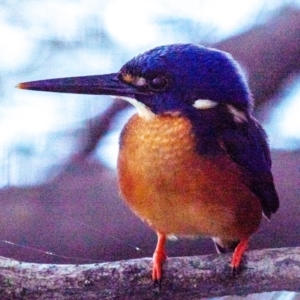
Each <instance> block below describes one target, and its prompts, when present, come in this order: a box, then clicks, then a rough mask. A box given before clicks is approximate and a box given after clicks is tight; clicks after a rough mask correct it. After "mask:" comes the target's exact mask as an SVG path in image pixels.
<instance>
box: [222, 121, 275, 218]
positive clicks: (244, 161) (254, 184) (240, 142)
mask: <svg viewBox="0 0 300 300" xmlns="http://www.w3.org/2000/svg"><path fill="white" fill-rule="evenodd" d="M219 142H220V144H221V146H222V148H223V149H225V151H226V152H227V153H228V154H229V156H230V157H231V159H232V160H233V161H234V162H235V163H237V164H238V165H239V166H241V167H242V168H243V169H245V170H247V173H248V174H249V180H247V181H246V184H247V185H248V187H249V189H250V190H251V191H252V192H253V193H254V194H256V195H257V196H258V198H259V199H260V202H261V205H262V209H263V213H264V215H265V216H266V217H267V218H268V219H269V218H270V217H271V214H272V213H275V212H276V211H277V209H278V207H279V198H278V195H277V192H276V189H275V185H274V180H273V175H272V173H271V164H272V162H271V156H270V149H269V145H268V143H267V136H266V133H265V131H264V130H263V128H262V127H261V125H260V124H259V123H258V121H256V120H255V119H254V118H252V117H250V118H249V119H248V122H244V123H240V124H235V126H234V128H227V129H226V130H224V131H222V133H221V135H220V136H219Z"/></svg>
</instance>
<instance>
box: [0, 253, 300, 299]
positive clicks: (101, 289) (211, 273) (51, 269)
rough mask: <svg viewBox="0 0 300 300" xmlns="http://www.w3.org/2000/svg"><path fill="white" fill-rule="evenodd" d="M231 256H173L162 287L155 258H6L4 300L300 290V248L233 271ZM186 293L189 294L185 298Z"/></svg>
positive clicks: (0, 269)
mask: <svg viewBox="0 0 300 300" xmlns="http://www.w3.org/2000/svg"><path fill="white" fill-rule="evenodd" d="M230 257H231V254H226V255H207V256H193V257H174V258H168V260H167V262H166V263H165V265H164V278H163V282H162V286H161V290H160V291H159V289H158V287H157V286H154V285H153V283H152V281H151V278H150V268H151V264H152V263H151V259H150V258H143V259H135V260H128V261H117V262H107V263H99V264H89V265H49V264H33V263H24V262H19V261H16V260H12V259H8V258H3V257H0V296H1V299H31V300H32V299H57V300H59V299H72V300H76V299H86V300H88V299H139V300H140V299H153V298H155V299H174V300H176V299H192V300H193V299H201V298H203V297H218V296H219V297H220V296H225V295H247V294H250V293H259V292H268V291H282V290H285V291H300V285H299V282H300V247H297V248H279V249H265V250H255V251H249V252H247V254H246V255H245V258H244V263H243V267H242V269H241V271H240V273H239V274H238V275H237V276H236V277H235V278H233V277H232V276H231V275H230V268H229V262H230ZM183 297H184V298H183Z"/></svg>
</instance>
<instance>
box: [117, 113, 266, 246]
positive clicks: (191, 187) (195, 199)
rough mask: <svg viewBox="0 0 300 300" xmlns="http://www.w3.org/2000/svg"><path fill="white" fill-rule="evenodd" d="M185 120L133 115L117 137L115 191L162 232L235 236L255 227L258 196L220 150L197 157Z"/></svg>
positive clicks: (242, 234) (240, 235)
mask: <svg viewBox="0 0 300 300" xmlns="http://www.w3.org/2000/svg"><path fill="white" fill-rule="evenodd" d="M191 129H192V126H191V123H190V121H189V120H188V119H187V118H185V117H183V116H182V117H179V116H172V115H163V116H157V117H155V118H154V119H152V120H148V121H147V120H144V119H142V118H140V117H139V116H138V115H134V116H133V117H132V118H131V119H130V120H129V122H128V123H127V124H126V126H125V128H124V129H123V132H122V137H121V141H120V145H121V146H120V153H119V159H118V176H119V185H120V190H121V195H122V197H123V199H124V200H125V201H126V202H127V204H128V205H129V206H130V208H131V209H132V210H133V211H134V212H135V213H136V214H137V215H138V216H139V217H140V218H141V219H142V220H144V221H146V222H147V223H148V224H149V225H150V226H151V227H153V228H154V229H155V230H158V231H160V232H163V233H166V234H177V235H204V236H218V237H220V238H224V239H228V240H236V239H239V238H241V237H244V236H249V235H251V234H252V233H253V232H255V231H256V230H257V228H258V226H259V223H260V220H261V214H262V210H261V206H260V203H259V200H258V198H257V197H256V196H255V195H254V194H253V193H252V192H251V191H250V190H249V189H248V188H247V187H246V186H245V184H244V179H242V176H241V170H240V169H239V167H238V166H237V165H236V164H235V163H234V162H232V161H231V159H230V157H229V156H227V155H226V154H224V155H218V156H214V157H207V156H206V157H201V156H200V155H199V154H198V153H197V152H196V142H195V137H194V134H193V132H192V130H191Z"/></svg>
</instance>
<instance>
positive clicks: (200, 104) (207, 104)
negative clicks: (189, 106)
mask: <svg viewBox="0 0 300 300" xmlns="http://www.w3.org/2000/svg"><path fill="white" fill-rule="evenodd" d="M217 105H218V103H217V102H215V101H212V100H208V99H198V100H196V101H195V102H194V104H193V106H194V107H195V108H197V109H209V108H213V107H215V106H217Z"/></svg>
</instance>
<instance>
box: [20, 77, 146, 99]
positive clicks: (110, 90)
mask: <svg viewBox="0 0 300 300" xmlns="http://www.w3.org/2000/svg"><path fill="white" fill-rule="evenodd" d="M118 75H119V74H118V73H112V74H105V75H94V76H81V77H67V78H56V79H46V80H38V81H31V82H23V83H19V84H18V85H17V87H18V88H20V89H27V90H35V91H45V92H57V93H74V94H92V95H111V96H127V97H132V98H134V96H135V95H137V94H145V92H144V93H143V92H141V91H138V90H137V89H136V88H135V87H134V86H130V85H128V84H125V83H123V82H122V81H120V80H119V79H118Z"/></svg>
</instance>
